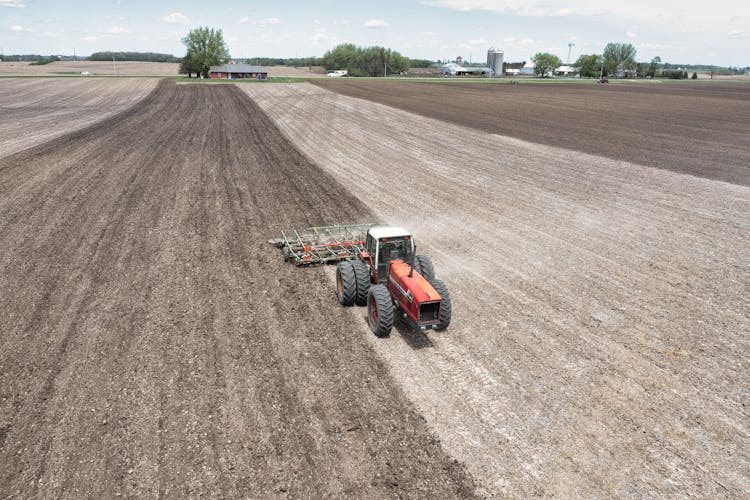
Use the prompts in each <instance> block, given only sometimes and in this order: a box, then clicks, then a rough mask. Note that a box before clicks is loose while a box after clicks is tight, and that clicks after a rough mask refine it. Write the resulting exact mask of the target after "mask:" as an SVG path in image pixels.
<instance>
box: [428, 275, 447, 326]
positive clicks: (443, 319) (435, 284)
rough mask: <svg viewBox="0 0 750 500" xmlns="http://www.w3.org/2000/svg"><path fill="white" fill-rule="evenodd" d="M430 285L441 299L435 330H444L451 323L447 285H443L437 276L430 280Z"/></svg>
mask: <svg viewBox="0 0 750 500" xmlns="http://www.w3.org/2000/svg"><path fill="white" fill-rule="evenodd" d="M430 285H432V288H434V289H435V291H436V292H437V293H439V294H440V297H441V298H442V299H443V301H442V303H441V304H440V314H438V320H440V326H438V327H437V328H436V330H445V329H446V328H448V325H450V324H451V296H450V294H449V293H448V287H447V286H445V283H443V281H442V280H439V279H437V278H435V279H432V280H431V281H430Z"/></svg>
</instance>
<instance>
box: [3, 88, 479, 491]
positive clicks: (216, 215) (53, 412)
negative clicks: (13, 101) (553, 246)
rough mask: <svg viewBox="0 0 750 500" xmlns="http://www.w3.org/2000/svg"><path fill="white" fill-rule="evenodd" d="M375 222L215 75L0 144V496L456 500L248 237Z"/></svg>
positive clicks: (368, 359)
mask: <svg viewBox="0 0 750 500" xmlns="http://www.w3.org/2000/svg"><path fill="white" fill-rule="evenodd" d="M46 90H47V89H46V88H43V90H42V92H46ZM35 102H38V103H42V104H40V106H42V107H44V106H46V104H44V103H45V102H46V100H44V99H41V100H39V101H33V100H32V101H30V103H29V105H28V106H26V107H25V109H26V110H27V112H28V113H29V114H30V116H31V119H35V117H36V116H37V115H38V114H39V113H40V110H39V109H35V104H34V103H35ZM19 121H20V122H22V121H23V117H21V118H19ZM2 140H5V136H4V135H3V137H2ZM373 217H374V216H373V214H372V213H371V212H370V211H369V210H368V208H367V207H366V206H365V205H364V204H363V203H362V202H360V201H359V200H357V199H356V198H355V197H353V196H352V195H351V194H350V193H349V192H348V191H346V189H345V188H343V187H342V186H341V185H340V184H338V183H337V182H336V181H335V180H334V179H332V178H331V177H330V176H329V175H328V174H326V173H324V172H322V171H320V170H319V169H318V167H316V166H315V165H313V164H311V163H310V162H309V161H308V160H306V159H305V158H304V157H302V156H301V155H300V154H299V153H297V152H296V150H295V149H294V148H292V147H291V146H290V145H289V143H288V142H287V141H286V140H285V139H284V138H283V137H282V136H281V135H280V134H279V132H278V130H277V129H275V128H274V126H273V125H272V124H271V123H270V122H269V120H268V119H267V118H266V117H265V115H263V114H262V113H261V112H260V111H259V109H258V108H257V106H255V105H254V104H253V103H252V102H251V101H250V100H249V99H248V98H247V97H246V96H245V95H244V94H242V93H241V91H239V90H238V89H237V88H236V87H234V86H229V85H213V86H203V85H179V86H178V85H175V84H173V83H172V82H165V83H162V84H160V85H159V86H158V87H157V88H156V89H155V90H154V92H153V93H151V94H150V95H149V96H148V97H146V98H145V99H144V100H142V101H140V102H138V103H137V104H135V105H134V106H132V107H131V108H129V109H128V110H126V111H124V112H122V113H120V114H119V115H117V116H113V117H110V118H109V119H106V120H104V121H101V122H99V123H97V124H96V125H93V126H91V127H89V128H85V129H82V130H79V131H75V132H72V133H70V134H68V135H65V136H62V137H59V138H57V139H55V140H52V141H50V142H46V143H44V144H41V145H38V146H36V147H33V148H30V149H26V150H24V151H21V152H18V153H16V154H14V155H6V156H4V157H2V158H0V318H1V321H0V324H1V325H2V335H0V352H2V357H0V496H1V497H3V498H11V497H15V498H30V497H40V498H49V497H74V498H75V497H88V498H109V497H113V496H127V497H147V496H160V497H176V498H185V497H198V496H209V497H216V496H225V497H233V498H236V497H252V498H260V497H269V496H273V497H287V496H288V497H295V498H297V497H314V498H321V497H342V496H347V497H351V496H365V497H378V498H385V497H397V496H410V497H425V498H444V497H452V496H461V497H466V496H471V495H472V491H473V483H472V480H471V479H470V478H469V477H468V476H467V475H466V474H465V473H464V472H463V468H462V466H460V465H459V464H457V463H456V462H454V460H453V459H452V458H451V457H449V456H447V455H446V453H445V452H444V451H443V449H442V448H441V444H440V443H439V441H438V440H437V439H436V437H435V435H434V434H433V433H432V431H431V430H430V429H429V428H428V426H427V424H426V422H425V420H424V418H423V417H422V416H421V415H420V414H418V413H417V412H416V411H415V408H414V407H413V405H412V404H411V403H410V402H409V401H408V400H407V399H406V397H405V395H404V393H403V392H402V391H401V390H400V389H399V388H398V386H397V385H396V384H395V383H394V382H393V379H392V378H391V376H390V375H389V374H388V370H387V367H386V366H385V365H384V364H383V362H382V361H381V359H380V358H379V356H378V354H377V353H376V352H375V351H374V350H373V349H372V346H371V345H370V343H369V340H368V337H367V336H365V335H363V334H362V331H361V328H359V326H358V324H357V322H356V321H355V322H352V318H351V316H350V314H349V311H345V310H343V309H342V308H339V307H337V306H336V301H335V296H334V294H333V288H332V287H331V284H330V282H329V281H328V279H327V275H326V270H324V269H312V270H308V271H300V270H297V269H295V268H293V267H292V266H289V265H286V264H285V263H284V262H283V261H282V259H281V258H280V255H279V253H278V252H277V251H275V249H272V248H270V247H269V246H268V245H267V243H266V240H267V239H268V238H269V237H273V236H276V235H277V234H278V233H279V231H280V229H281V228H285V227H294V226H300V225H302V226H304V225H308V224H320V223H323V222H336V221H345V220H360V219H368V220H369V219H372V218H373Z"/></svg>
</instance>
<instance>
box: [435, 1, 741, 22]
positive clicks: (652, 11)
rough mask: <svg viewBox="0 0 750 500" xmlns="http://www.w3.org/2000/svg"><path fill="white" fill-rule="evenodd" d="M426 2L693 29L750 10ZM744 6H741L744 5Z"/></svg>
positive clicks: (724, 5) (728, 5)
mask: <svg viewBox="0 0 750 500" xmlns="http://www.w3.org/2000/svg"><path fill="white" fill-rule="evenodd" d="M421 3H422V4H423V5H427V6H431V7H440V8H445V9H451V10H456V11H462V12H468V11H488V12H495V13H498V14H505V15H516V16H525V17H560V16H578V17H606V18H609V19H613V20H617V21H620V22H621V21H624V20H629V21H639V22H640V21H643V22H649V23H662V24H663V23H667V22H670V23H671V24H673V25H675V26H689V27H690V28H691V29H696V28H700V27H703V28H705V27H707V26H711V27H712V28H713V29H717V27H721V26H725V27H726V26H727V25H728V23H729V22H731V19H732V18H735V17H737V16H738V11H740V12H743V17H744V15H747V13H748V12H749V11H750V9H748V7H747V6H746V5H747V2H735V1H719V2H714V3H712V4H711V5H710V7H708V8H706V6H705V5H704V4H701V3H698V2H683V3H681V4H680V5H679V6H676V5H675V4H674V2H672V1H668V0H628V1H627V2H609V3H606V4H602V2H601V1H599V0H542V1H536V2H529V1H528V0H422V1H421ZM743 4H744V6H740V5H743Z"/></svg>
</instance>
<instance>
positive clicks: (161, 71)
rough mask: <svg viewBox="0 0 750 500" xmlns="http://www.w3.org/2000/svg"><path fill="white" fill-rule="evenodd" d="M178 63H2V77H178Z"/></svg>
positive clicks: (0, 64)
mask: <svg viewBox="0 0 750 500" xmlns="http://www.w3.org/2000/svg"><path fill="white" fill-rule="evenodd" d="M179 66H180V65H179V64H177V63H158V62H137V61H119V62H117V63H116V64H112V61H55V62H52V63H49V64H43V65H41V66H31V65H30V64H29V63H28V62H8V61H4V62H0V75H19V76H30V75H31V76H56V75H79V74H80V73H81V72H82V71H88V72H89V73H92V74H93V75H99V76H114V75H117V76H172V77H176V76H177V69H178V68H179Z"/></svg>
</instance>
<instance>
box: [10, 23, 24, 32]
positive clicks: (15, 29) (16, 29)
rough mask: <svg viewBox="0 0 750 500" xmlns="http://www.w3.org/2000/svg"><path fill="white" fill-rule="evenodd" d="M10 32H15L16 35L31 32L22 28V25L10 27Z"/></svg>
mask: <svg viewBox="0 0 750 500" xmlns="http://www.w3.org/2000/svg"><path fill="white" fill-rule="evenodd" d="M10 30H11V31H12V32H14V33H21V32H24V31H29V30H27V29H26V28H24V27H23V26H21V25H20V24H14V25H13V26H11V27H10Z"/></svg>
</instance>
